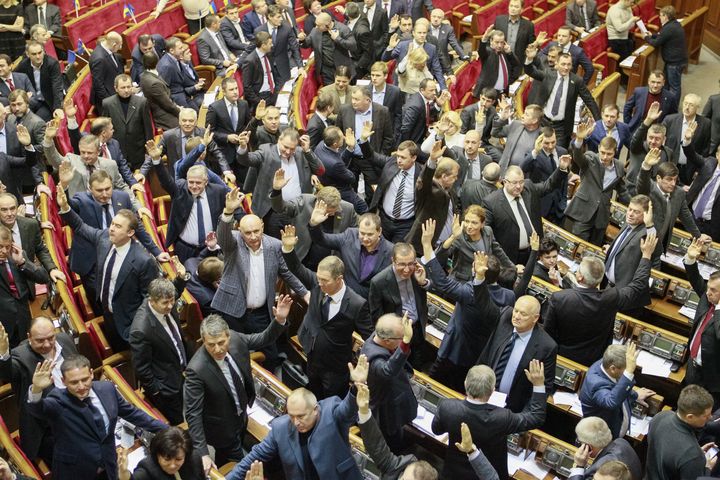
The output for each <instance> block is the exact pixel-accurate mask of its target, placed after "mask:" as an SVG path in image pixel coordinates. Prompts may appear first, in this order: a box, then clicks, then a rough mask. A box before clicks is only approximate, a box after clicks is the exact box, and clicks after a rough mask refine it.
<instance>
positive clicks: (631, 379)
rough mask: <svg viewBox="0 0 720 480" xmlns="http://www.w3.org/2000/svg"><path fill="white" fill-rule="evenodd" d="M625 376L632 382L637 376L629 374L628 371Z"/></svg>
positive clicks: (624, 373)
mask: <svg viewBox="0 0 720 480" xmlns="http://www.w3.org/2000/svg"><path fill="white" fill-rule="evenodd" d="M623 375H624V376H625V377H626V378H627V379H628V380H630V381H631V382H632V381H634V380H635V374H634V373H628V372H627V371H624V372H623Z"/></svg>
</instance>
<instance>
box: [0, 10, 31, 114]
mask: <svg viewBox="0 0 720 480" xmlns="http://www.w3.org/2000/svg"><path fill="white" fill-rule="evenodd" d="M33 6H34V5H33ZM10 76H11V77H12V81H13V85H15V89H18V90H25V91H26V92H28V93H32V94H33V96H32V97H30V109H31V110H32V109H33V108H35V109H37V105H38V101H37V98H36V97H35V87H34V86H33V84H32V82H31V81H30V79H29V78H28V76H27V75H25V74H24V73H22V72H19V71H18V72H12V73H11V74H10ZM9 95H10V87H9V86H8V84H7V83H5V82H4V81H2V80H0V103H2V104H3V105H5V106H6V107H7V106H9V105H10V102H9V101H8V96H9Z"/></svg>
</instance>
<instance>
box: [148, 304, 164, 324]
mask: <svg viewBox="0 0 720 480" xmlns="http://www.w3.org/2000/svg"><path fill="white" fill-rule="evenodd" d="M148 308H149V309H150V311H151V312H152V313H153V315H155V318H157V319H158V320H161V321H162V320H165V315H163V314H161V313H160V312H158V311H157V310H155V309H154V308H153V307H152V305H150V302H148Z"/></svg>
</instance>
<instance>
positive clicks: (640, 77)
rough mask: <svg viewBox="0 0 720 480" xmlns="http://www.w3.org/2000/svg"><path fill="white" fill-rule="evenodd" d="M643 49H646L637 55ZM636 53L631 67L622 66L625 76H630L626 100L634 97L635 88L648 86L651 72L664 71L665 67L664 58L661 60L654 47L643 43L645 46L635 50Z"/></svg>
mask: <svg viewBox="0 0 720 480" xmlns="http://www.w3.org/2000/svg"><path fill="white" fill-rule="evenodd" d="M643 47H645V48H644V49H643V51H642V52H640V53H635V52H637V50H639V49H641V48H643ZM635 52H633V53H632V55H634V56H635V57H636V58H635V61H634V62H633V64H632V65H631V66H630V67H625V66H623V65H622V64H621V66H620V67H621V68H622V69H623V72H624V73H625V75H627V76H628V85H627V90H626V94H625V95H626V97H625V98H630V95H632V92H633V91H634V90H635V88H637V87H643V86H645V85H647V80H648V76H649V75H650V72H651V71H653V70H656V69H662V65H663V63H662V58H660V52H659V51H658V50H657V49H656V48H655V47H653V46H652V45H648V44H647V43H643V45H641V46H640V47H638V48H637V49H635Z"/></svg>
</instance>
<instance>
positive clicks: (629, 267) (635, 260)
mask: <svg viewBox="0 0 720 480" xmlns="http://www.w3.org/2000/svg"><path fill="white" fill-rule="evenodd" d="M650 230H651V231H652V230H654V229H653V228H652V227H651V229H650ZM647 232H648V230H647V229H646V228H645V225H644V224H640V225H638V226H636V227H635V228H633V230H632V231H631V232H630V233H629V234H627V235H626V236H625V238H624V239H623V242H622V245H619V246H618V252H617V254H615V262H614V263H615V267H614V269H615V271H614V272H613V273H614V276H615V286H616V287H618V288H623V287H627V286H628V285H630V283H632V280H633V277H634V276H635V272H636V271H637V269H638V265H640V260H641V259H642V252H641V251H640V240H642V239H643V238H644V237H645V235H646V234H647ZM617 241H618V239H617V238H616V239H615V240H614V241H613V242H612V244H610V248H608V254H610V252H612V250H613V248H615V244H616V243H617ZM605 268H606V269H607V268H608V265H607V264H606V265H605ZM637 303H638V306H643V305H649V304H650V290H647V289H646V290H644V291H642V292H641V293H640V294H639V297H638V299H637Z"/></svg>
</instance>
